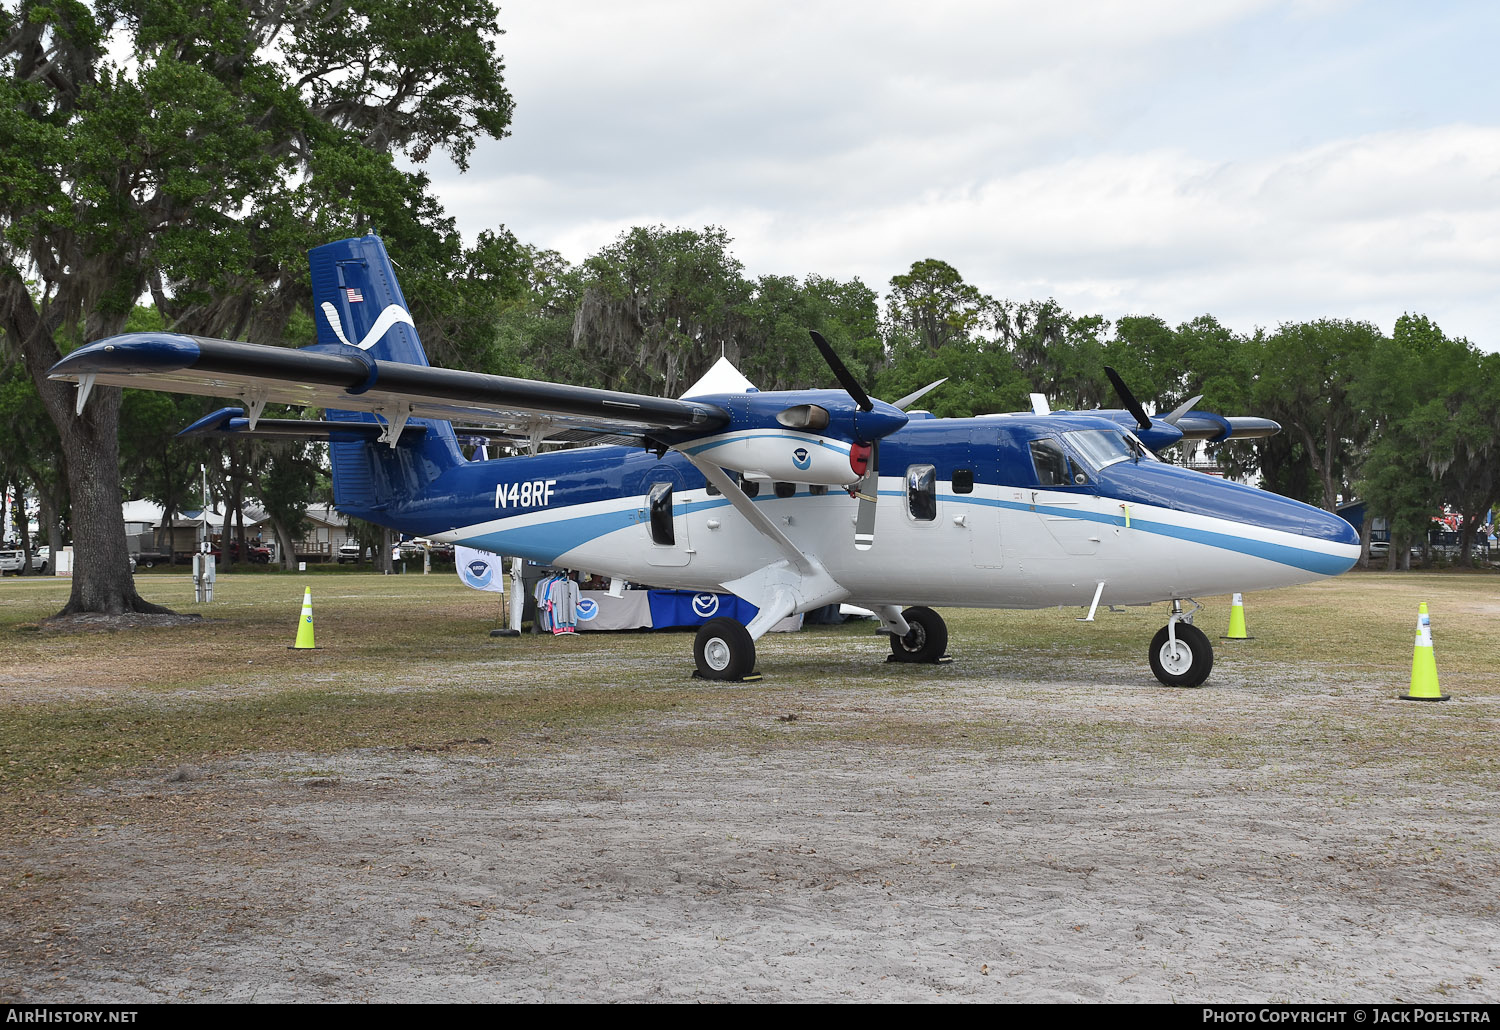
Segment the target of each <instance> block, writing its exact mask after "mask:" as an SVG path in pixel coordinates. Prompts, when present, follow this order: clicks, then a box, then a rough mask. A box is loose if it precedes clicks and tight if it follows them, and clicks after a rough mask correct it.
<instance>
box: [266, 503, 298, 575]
mask: <svg viewBox="0 0 1500 1030" xmlns="http://www.w3.org/2000/svg"><path fill="white" fill-rule="evenodd" d="M271 528H272V529H273V530H275V531H276V549H277V550H279V551H280V552H281V567H282V569H283V570H284V571H286V572H291V571H292V570H293V569H295V568H296V567H297V548H296V547H295V546H293V544H292V537H291V534H289V533H288V532H287V531H286V526H284V525H283V524H282V522H281V520H280V519H278V518H277V517H276V516H275V515H272V516H271Z"/></svg>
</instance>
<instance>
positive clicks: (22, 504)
mask: <svg viewBox="0 0 1500 1030" xmlns="http://www.w3.org/2000/svg"><path fill="white" fill-rule="evenodd" d="M15 485H16V528H17V529H19V530H20V531H21V571H20V572H19V573H17V575H21V576H29V575H31V520H30V519H28V518H27V517H26V488H25V486H24V480H22V478H21V477H20V476H17V477H16V483H15Z"/></svg>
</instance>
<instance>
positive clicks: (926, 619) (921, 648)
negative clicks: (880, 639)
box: [891, 607, 948, 662]
mask: <svg viewBox="0 0 1500 1030" xmlns="http://www.w3.org/2000/svg"><path fill="white" fill-rule="evenodd" d="M901 617H902V618H903V619H905V620H906V624H907V625H908V626H910V627H911V630H910V631H909V632H908V633H907V634H906V636H904V637H898V636H896V635H895V634H894V633H892V634H891V654H893V655H895V656H896V660H897V661H898V662H935V661H937V660H938V659H939V658H941V657H943V655H945V654H947V653H948V624H947V623H946V622H944V621H943V617H942V616H941V615H939V614H938V613H937V612H935V611H933V610H932V609H931V608H921V607H917V608H908V609H906V611H904V612H902V613H901Z"/></svg>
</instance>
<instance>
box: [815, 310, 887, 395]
mask: <svg viewBox="0 0 1500 1030" xmlns="http://www.w3.org/2000/svg"><path fill="white" fill-rule="evenodd" d="M808 332H809V333H811V335H812V341H813V344H814V345H815V346H816V347H817V348H818V352H819V353H820V354H822V355H823V360H824V361H826V362H828V367H829V368H831V369H833V377H834V378H835V379H837V380H838V381H839V385H840V386H842V387H843V388H844V392H845V393H847V394H848V395H849V396H850V397H853V398H854V403H855V405H856V406H857V407H858V408H859V410H860V411H874V410H875V402H874V401H872V400H870V395H869V394H867V393H865V388H864V387H863V386H860V385H859V380H858V379H855V378H854V373H852V372H850V371H849V368H848V366H847V365H845V364H844V363H843V362H842V361H840V360H839V356H838V355H837V354H835V353H834V352H833V347H832V346H830V345H829V343H828V341H827V340H825V339H823V334H822V333H820V332H818V331H817V330H816V329H809V330H808Z"/></svg>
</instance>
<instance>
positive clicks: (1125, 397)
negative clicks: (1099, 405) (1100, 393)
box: [1104, 365, 1180, 429]
mask: <svg viewBox="0 0 1500 1030" xmlns="http://www.w3.org/2000/svg"><path fill="white" fill-rule="evenodd" d="M1104 374H1105V375H1107V376H1109V381H1110V383H1111V384H1112V385H1113V386H1114V388H1115V393H1116V394H1117V395H1118V396H1119V398H1120V403H1121V404H1122V405H1124V407H1125V410H1126V411H1128V412H1130V413H1131V414H1132V415H1134V416H1135V422H1136V425H1137V426H1138V427H1139V428H1141V429H1150V428H1151V417H1150V416H1149V415H1147V414H1146V409H1145V408H1143V407H1141V402H1140V401H1138V400H1136V399H1135V394H1133V393H1131V392H1130V387H1128V386H1126V385H1125V380H1123V379H1121V378H1120V373H1118V372H1116V371H1115V370H1114V369H1112V368H1110V367H1109V366H1108V365H1105V366H1104ZM1174 414H1175V412H1174ZM1179 417H1180V416H1179Z"/></svg>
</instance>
